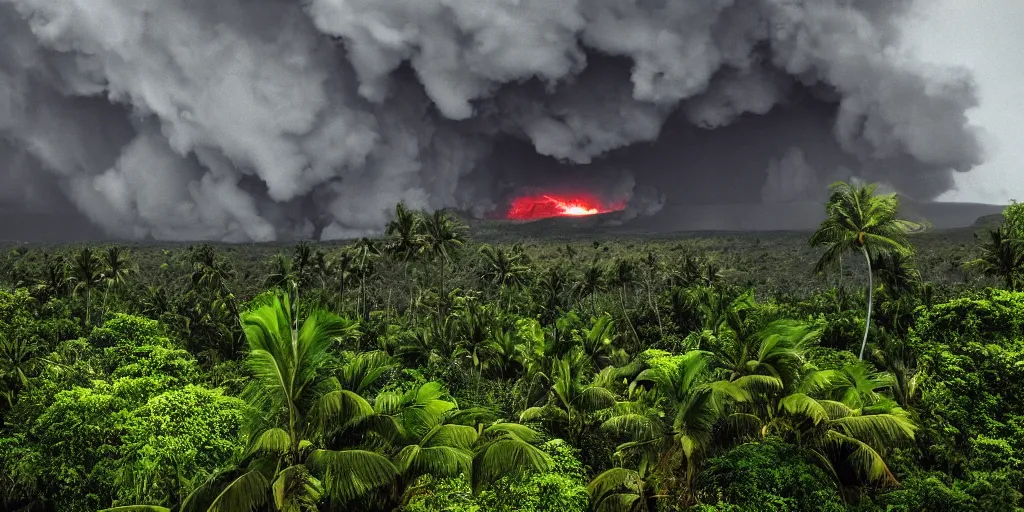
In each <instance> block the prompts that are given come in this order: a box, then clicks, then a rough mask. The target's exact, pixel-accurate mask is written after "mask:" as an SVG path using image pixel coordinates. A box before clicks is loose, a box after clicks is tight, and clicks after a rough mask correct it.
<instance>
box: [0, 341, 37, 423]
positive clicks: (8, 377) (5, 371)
mask: <svg viewBox="0 0 1024 512" xmlns="http://www.w3.org/2000/svg"><path fill="white" fill-rule="evenodd" d="M18 334H19V333H17V332H10V333H0V397H3V398H4V399H5V401H6V402H7V408H10V407H12V406H14V398H15V396H16V395H17V394H18V393H19V392H20V391H21V390H23V389H25V388H27V387H28V386H29V378H31V377H34V376H35V374H36V373H37V372H38V371H39V370H40V369H42V368H43V363H44V362H45V361H43V360H42V358H40V357H39V355H40V354H39V353H40V352H41V351H40V347H39V345H38V344H37V343H35V342H33V341H31V340H29V339H27V338H24V337H22V336H19V335H18Z"/></svg>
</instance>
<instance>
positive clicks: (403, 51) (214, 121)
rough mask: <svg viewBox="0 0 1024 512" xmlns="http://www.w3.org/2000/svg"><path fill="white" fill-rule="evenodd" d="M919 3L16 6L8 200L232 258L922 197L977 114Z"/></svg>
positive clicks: (611, 0) (970, 161)
mask: <svg viewBox="0 0 1024 512" xmlns="http://www.w3.org/2000/svg"><path fill="white" fill-rule="evenodd" d="M910 3H911V2H910V1H909V0H896V1H893V0H886V1H881V0H814V1H802V0H745V1H739V0H703V1H691V2H674V1H667V0H518V1H510V0H391V1H388V2H381V1H379V0H307V1H305V2H295V1H291V0H288V1H285V0H246V1H243V0H221V1H217V2H195V1H188V0H136V1H134V2H113V1H108V0H0V134H2V136H3V138H4V139H5V140H6V141H7V142H6V144H5V146H4V147H5V148H6V149H0V152H4V151H6V153H8V154H16V155H19V156H17V158H14V159H12V158H7V159H6V160H5V162H6V166H5V167H0V184H3V185H4V186H5V189H6V190H12V189H19V190H20V189H25V190H30V189H31V190H43V189H46V190H50V191H53V190H57V191H60V193H61V194H63V195H64V196H66V197H67V198H69V199H70V200H71V201H72V202H73V203H74V205H76V208H77V210H78V211H80V212H81V213H83V214H84V215H85V216H87V217H88V218H89V219H91V220H92V221H93V222H95V223H96V224H98V225H100V226H102V227H103V228H104V229H105V230H106V231H107V233H108V234H109V235H110V236H116V237H125V238H144V237H149V236H151V237H154V238H158V239H223V240H271V239H276V238H281V237H290V236H310V235H313V234H314V233H319V234H322V235H323V236H324V237H328V238H330V237H342V236H354V235H360V234H365V233H372V232H377V231H379V230H380V228H381V227H382V225H383V223H384V222H385V221H386V219H387V215H388V214H387V212H388V210H389V209H390V208H391V207H392V206H393V205H394V204H395V203H397V202H398V201H405V202H406V203H408V204H409V205H410V206H412V207H415V208H440V207H448V206H453V207H459V208H465V209H468V210H471V211H474V212H477V213H479V214H484V213H486V212H487V211H489V210H493V209H495V208H499V209H500V208H501V207H502V206H503V204H504V202H505V201H506V200H507V199H508V196H509V195H510V194H515V193H517V191H518V190H523V189H525V188H528V187H546V186H572V185H573V184H576V183H578V185H579V186H580V187H584V188H588V189H596V190H592V191H593V192H596V193H600V194H603V195H605V196H609V197H610V196H621V198H629V197H635V201H634V203H638V202H639V203H641V204H639V206H637V205H636V204H635V205H634V206H635V207H637V208H638V209H640V210H647V211H648V212H649V211H651V210H653V209H655V208H652V207H651V205H653V204H657V203H660V201H661V200H662V197H664V196H667V197H669V199H670V200H671V199H672V198H673V197H680V198H687V197H691V196H697V197H700V198H701V199H702V200H705V201H707V200H714V198H716V197H721V198H723V200H724V199H728V200H744V201H760V200H764V201H768V202H785V201H792V200H797V199H800V198H803V197H806V196H808V195H809V194H816V193H819V191H820V190H821V187H822V186H823V185H824V184H826V183H827V182H828V181H829V180H830V179H832V178H834V177H844V176H848V175H857V176H862V177H866V178H869V179H881V180H883V181H886V182H889V183H890V184H892V185H893V186H896V187H898V188H899V189H901V190H903V191H906V192H909V193H911V194H914V195H917V196H920V197H931V196H934V195H935V194H937V193H940V192H942V191H943V190H944V189H945V188H947V187H948V186H949V183H950V178H949V177H950V172H951V171H950V170H951V169H956V170H961V171H965V170H969V169H970V168H972V167H973V166H975V165H976V164H978V163H979V162H980V160H981V150H980V147H979V144H978V140H977V137H976V135H975V133H974V131H973V128H972V127H970V126H969V125H968V122H967V118H966V116H965V112H966V111H967V110H968V109H969V108H971V107H972V106H973V105H975V104H976V97H975V91H974V86H973V82H972V81H971V79H970V77H969V76H967V75H966V74H965V73H964V72H962V71H959V70H955V69H945V68H937V67H929V66H924V65H922V64H919V63H917V62H914V61H913V60H910V59H909V58H907V57H906V56H905V55H902V54H901V53H899V52H898V51H896V50H894V49H893V48H894V44H895V42H897V41H898V39H899V32H898V26H899V23H898V22H897V21H898V16H900V15H901V13H902V12H903V11H904V10H905V9H906V8H907V7H908V6H909V5H910ZM43 184H45V187H44V186H43ZM651 187H653V191H652V189H651ZM7 196H12V197H18V198H21V197H22V195H20V194H7ZM5 197H6V196H5V195H4V194H0V200H5V199H4V198H5ZM617 198H618V197H616V199H617ZM6 200H9V198H8V199H6Z"/></svg>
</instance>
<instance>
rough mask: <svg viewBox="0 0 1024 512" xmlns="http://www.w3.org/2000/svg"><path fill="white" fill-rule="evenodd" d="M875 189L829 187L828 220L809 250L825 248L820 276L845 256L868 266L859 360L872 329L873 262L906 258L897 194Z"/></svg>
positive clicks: (839, 184)
mask: <svg viewBox="0 0 1024 512" xmlns="http://www.w3.org/2000/svg"><path fill="white" fill-rule="evenodd" d="M876 188H877V185H875V184H871V185H864V186H858V187H854V186H853V185H850V184H849V183H845V182H837V183H833V184H832V186H830V187H829V190H830V191H831V196H830V197H829V200H828V202H827V203H826V204H825V211H826V213H827V214H828V218H827V219H826V220H825V221H824V222H822V223H821V226H820V227H819V228H818V230H817V231H815V232H814V234H813V235H811V239H810V244H811V246H812V247H818V246H822V245H824V246H825V247H827V249H826V250H825V253H824V254H822V256H821V259H819V260H818V263H817V265H816V266H815V271H816V272H820V271H822V270H824V269H825V267H827V266H828V265H830V264H832V263H833V262H835V261H836V260H838V259H839V257H840V256H842V255H843V254H845V253H847V252H851V251H852V252H860V253H861V254H863V255H864V261H865V262H867V266H868V297H867V302H868V304H867V306H868V311H867V316H866V317H865V320H864V340H863V341H862V342H861V347H860V355H859V359H861V360H863V359H864V348H865V347H866V346H867V343H868V333H869V331H870V329H871V305H872V297H873V295H872V292H873V290H874V283H873V281H872V262H873V261H877V260H878V259H879V258H881V257H885V256H887V255H892V254H909V253H911V252H912V249H911V248H910V246H909V240H908V238H907V232H908V230H909V229H910V227H911V224H910V223H909V222H907V221H904V220H899V219H897V218H896V217H897V215H898V214H899V200H898V199H897V198H896V194H887V195H875V189H876Z"/></svg>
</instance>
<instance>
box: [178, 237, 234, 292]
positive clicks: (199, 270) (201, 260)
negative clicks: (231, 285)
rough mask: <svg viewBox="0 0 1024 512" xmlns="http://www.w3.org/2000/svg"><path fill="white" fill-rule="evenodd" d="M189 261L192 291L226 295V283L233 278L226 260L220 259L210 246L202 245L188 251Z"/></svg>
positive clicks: (232, 272)
mask: <svg viewBox="0 0 1024 512" xmlns="http://www.w3.org/2000/svg"><path fill="white" fill-rule="evenodd" d="M189 260H190V262H191V264H192V274H191V284H192V289H193V290H194V291H195V290H198V291H202V292H204V293H205V294H206V295H211V294H214V293H228V286H227V283H228V281H230V280H231V279H232V278H234V277H235V270H234V269H233V268H231V264H230V262H228V260H227V259H226V258H223V257H220V256H219V255H218V254H217V250H216V249H214V248H213V246H212V245H209V244H203V245H200V246H199V247H193V248H191V249H190V254H189Z"/></svg>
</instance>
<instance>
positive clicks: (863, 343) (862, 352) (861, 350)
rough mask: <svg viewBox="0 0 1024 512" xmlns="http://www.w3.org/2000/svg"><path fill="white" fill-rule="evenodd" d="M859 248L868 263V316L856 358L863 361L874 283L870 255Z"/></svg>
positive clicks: (869, 325)
mask: <svg viewBox="0 0 1024 512" xmlns="http://www.w3.org/2000/svg"><path fill="white" fill-rule="evenodd" d="M860 250H861V252H863V253H864V260H865V261H867V263H868V316H867V318H865V319H864V341H862V342H861V344H860V356H859V357H858V358H857V359H858V360H859V361H863V360H864V347H867V345H868V332H869V331H870V330H871V303H872V302H873V299H872V293H873V292H874V283H873V282H872V279H871V256H869V255H868V251H867V249H865V248H863V247H861V249H860Z"/></svg>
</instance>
